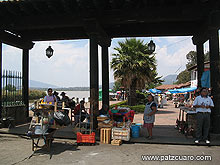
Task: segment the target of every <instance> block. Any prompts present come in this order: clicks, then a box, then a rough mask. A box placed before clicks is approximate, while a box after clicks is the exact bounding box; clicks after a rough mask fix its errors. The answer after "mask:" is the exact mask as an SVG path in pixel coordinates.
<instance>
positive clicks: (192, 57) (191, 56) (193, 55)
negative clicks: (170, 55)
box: [175, 51, 209, 84]
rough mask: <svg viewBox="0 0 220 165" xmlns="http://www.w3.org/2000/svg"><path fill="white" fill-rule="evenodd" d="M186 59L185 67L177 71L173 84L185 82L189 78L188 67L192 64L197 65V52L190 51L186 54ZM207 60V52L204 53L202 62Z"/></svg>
mask: <svg viewBox="0 0 220 165" xmlns="http://www.w3.org/2000/svg"><path fill="white" fill-rule="evenodd" d="M186 59H187V60H188V62H187V64H186V69H185V70H184V71H182V72H180V73H179V75H178V76H177V82H176V83H175V84H181V83H186V82H188V81H190V80H191V75H190V71H188V69H189V68H190V67H192V66H195V65H197V52H195V51H190V52H189V53H188V54H187V55H186ZM207 61H209V52H207V53H205V54H204V62H207Z"/></svg>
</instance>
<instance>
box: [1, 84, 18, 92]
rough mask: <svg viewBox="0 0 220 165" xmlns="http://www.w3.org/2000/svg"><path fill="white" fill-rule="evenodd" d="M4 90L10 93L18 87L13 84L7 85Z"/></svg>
mask: <svg viewBox="0 0 220 165" xmlns="http://www.w3.org/2000/svg"><path fill="white" fill-rule="evenodd" d="M4 89H5V90H8V91H9V92H12V91H16V87H15V86H14V85H11V84H8V85H6V86H5V88H4Z"/></svg>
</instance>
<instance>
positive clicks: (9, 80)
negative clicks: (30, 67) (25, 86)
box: [2, 70, 24, 107]
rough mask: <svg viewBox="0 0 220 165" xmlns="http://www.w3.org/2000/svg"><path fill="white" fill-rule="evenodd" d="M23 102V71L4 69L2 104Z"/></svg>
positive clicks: (8, 104)
mask: <svg viewBox="0 0 220 165" xmlns="http://www.w3.org/2000/svg"><path fill="white" fill-rule="evenodd" d="M23 104H24V103H23V101H22V74H21V72H17V71H8V70H3V74H2V106H3V107H4V106H14V105H23Z"/></svg>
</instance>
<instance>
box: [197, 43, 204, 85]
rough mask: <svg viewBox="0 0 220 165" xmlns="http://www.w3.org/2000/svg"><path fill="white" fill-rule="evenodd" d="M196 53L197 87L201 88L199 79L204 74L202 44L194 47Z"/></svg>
mask: <svg viewBox="0 0 220 165" xmlns="http://www.w3.org/2000/svg"><path fill="white" fill-rule="evenodd" d="M196 52H197V71H198V74H197V79H198V84H197V86H198V87H202V84H201V78H202V74H203V72H204V47H203V43H201V44H198V45H196Z"/></svg>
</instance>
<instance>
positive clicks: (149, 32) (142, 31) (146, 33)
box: [19, 23, 198, 41]
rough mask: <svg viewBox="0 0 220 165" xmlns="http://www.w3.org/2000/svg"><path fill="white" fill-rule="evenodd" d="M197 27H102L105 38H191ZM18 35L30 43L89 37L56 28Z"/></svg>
mask: <svg viewBox="0 0 220 165" xmlns="http://www.w3.org/2000/svg"><path fill="white" fill-rule="evenodd" d="M197 27H198V25H197V24H194V23H185V24H184V23H179V24H172V23H170V24H169V25H167V24H166V23H157V24H145V25H143V24H142V25H141V24H133V25H132V24H127V25H123V26H116V27H109V26H107V27H102V28H103V30H104V32H105V33H106V34H107V36H108V37H107V38H103V39H111V38H117V37H151V36H157V37H158V36H192V35H193V34H194V33H195V31H196V30H197ZM19 33H20V34H21V35H22V36H24V37H25V38H28V39H29V40H32V41H44V40H45V41H49V40H72V39H88V38H89V35H88V32H86V31H85V30H84V29H83V28H81V27H77V28H57V29H50V30H49V29H44V30H29V31H27V30H25V31H19ZM105 41H107V40H105Z"/></svg>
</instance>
